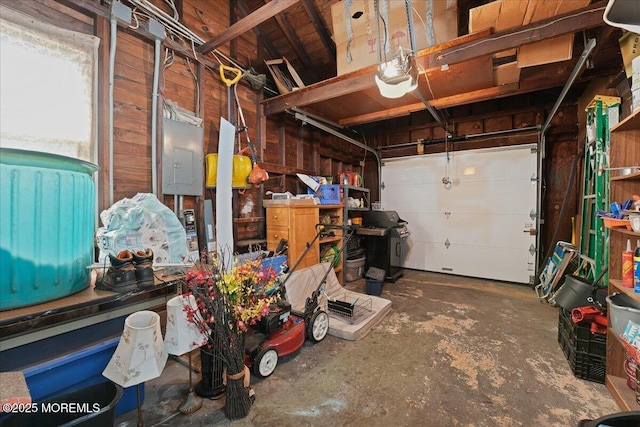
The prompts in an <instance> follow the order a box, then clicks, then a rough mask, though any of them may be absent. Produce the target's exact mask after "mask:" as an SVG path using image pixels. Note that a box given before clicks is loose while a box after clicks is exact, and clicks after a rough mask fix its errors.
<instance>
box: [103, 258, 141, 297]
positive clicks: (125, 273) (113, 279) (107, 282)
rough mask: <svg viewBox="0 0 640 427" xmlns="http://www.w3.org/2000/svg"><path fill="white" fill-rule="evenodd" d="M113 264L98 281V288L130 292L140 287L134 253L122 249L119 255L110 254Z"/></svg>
mask: <svg viewBox="0 0 640 427" xmlns="http://www.w3.org/2000/svg"><path fill="white" fill-rule="evenodd" d="M109 259H110V261H111V266H110V267H109V269H108V270H107V272H106V273H105V274H104V275H103V276H102V279H101V280H99V281H98V282H96V289H100V290H102V291H112V292H118V293H122V292H129V291H133V290H135V289H136V288H137V287H138V284H137V283H136V269H135V267H134V266H133V255H132V253H131V252H130V251H126V250H125V251H122V252H120V253H119V254H118V256H117V257H115V256H113V255H111V254H109Z"/></svg>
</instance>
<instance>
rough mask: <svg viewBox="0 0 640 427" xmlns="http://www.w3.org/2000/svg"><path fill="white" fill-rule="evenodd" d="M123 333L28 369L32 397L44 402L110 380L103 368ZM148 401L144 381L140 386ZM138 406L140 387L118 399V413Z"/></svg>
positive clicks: (130, 390) (26, 370)
mask: <svg viewBox="0 0 640 427" xmlns="http://www.w3.org/2000/svg"><path fill="white" fill-rule="evenodd" d="M118 342H120V337H117V338H112V339H109V340H107V341H105V342H103V343H100V344H98V345H94V346H90V347H87V348H84V349H81V350H79V351H76V352H74V353H71V354H67V355H64V356H61V357H59V358H56V359H53V360H49V361H47V362H44V363H41V364H39V365H36V366H33V367H30V368H27V369H25V370H24V376H25V380H26V382H27V387H29V392H30V394H31V400H32V401H34V402H41V401H44V400H46V399H49V398H52V397H53V396H56V395H59V394H62V393H67V392H70V391H73V390H77V389H78V388H81V387H87V386H90V385H93V384H97V383H101V382H104V381H105V380H106V378H105V377H104V376H103V375H102V371H104V368H105V367H106V366H107V364H108V363H109V360H111V356H113V353H114V352H115V351H116V347H118ZM140 392H141V398H142V400H143V401H144V383H143V384H141V387H140ZM137 406H138V396H137V390H136V387H127V388H125V389H124V392H123V394H122V398H121V399H120V400H119V401H118V403H117V405H116V409H115V416H116V417H119V416H120V415H122V414H124V413H126V412H129V411H130V410H132V409H135V408H137Z"/></svg>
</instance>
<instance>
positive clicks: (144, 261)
mask: <svg viewBox="0 0 640 427" xmlns="http://www.w3.org/2000/svg"><path fill="white" fill-rule="evenodd" d="M132 255H133V265H134V267H135V271H136V280H137V281H138V288H141V289H145V288H150V287H152V286H153V285H155V281H154V275H153V251H152V250H151V249H147V250H146V251H134V252H133V254H132Z"/></svg>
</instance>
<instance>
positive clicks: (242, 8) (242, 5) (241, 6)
mask: <svg viewBox="0 0 640 427" xmlns="http://www.w3.org/2000/svg"><path fill="white" fill-rule="evenodd" d="M236 5H237V7H238V11H239V12H240V13H241V14H242V15H244V16H249V8H248V7H247V3H246V2H245V1H244V0H238V1H237V3H236ZM253 32H254V34H255V35H256V37H258V38H259V39H260V42H262V44H263V45H264V48H265V49H267V53H269V56H271V57H272V58H280V57H281V56H282V55H281V54H280V52H279V51H278V48H276V47H275V46H274V44H273V43H271V40H269V38H268V37H267V36H266V35H265V33H264V32H263V31H262V30H261V29H260V27H255V28H254V29H253Z"/></svg>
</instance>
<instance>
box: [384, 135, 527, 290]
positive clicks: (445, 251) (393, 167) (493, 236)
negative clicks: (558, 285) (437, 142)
mask: <svg viewBox="0 0 640 427" xmlns="http://www.w3.org/2000/svg"><path fill="white" fill-rule="evenodd" d="M532 148H535V145H526V146H516V147H502V148H497V149H483V150H468V151H456V152H453V153H449V155H448V156H447V154H445V153H440V154H432V155H425V156H414V157H405V158H398V159H387V160H385V161H384V164H383V166H382V182H383V190H382V197H381V201H382V204H383V207H384V209H388V210H395V211H397V212H398V214H399V215H400V218H402V219H404V220H406V221H407V222H408V228H409V230H410V231H411V236H410V237H409V239H408V240H407V245H408V249H407V257H406V260H405V263H404V267H406V268H413V269H417V270H425V271H434V272H440V273H450V274H456V275H462V276H471V277H481V278H487V279H495V280H503V281H509V282H516V283H529V281H530V276H533V275H534V274H535V271H534V270H535V265H536V250H535V245H536V237H535V233H530V230H532V229H535V228H536V219H535V213H536V201H537V179H536V176H537V174H536V170H537V154H536V152H535V150H532ZM447 157H448V160H447ZM445 177H449V179H450V181H451V185H445V184H444V183H443V178H445Z"/></svg>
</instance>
